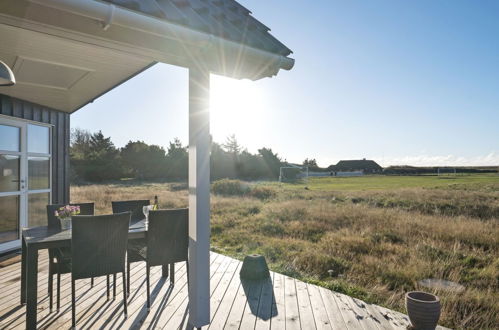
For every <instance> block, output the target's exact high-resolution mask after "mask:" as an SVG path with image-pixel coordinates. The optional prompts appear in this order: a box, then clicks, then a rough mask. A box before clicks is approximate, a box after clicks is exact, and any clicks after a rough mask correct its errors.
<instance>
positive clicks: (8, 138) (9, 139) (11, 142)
mask: <svg viewBox="0 0 499 330" xmlns="http://www.w3.org/2000/svg"><path fill="white" fill-rule="evenodd" d="M20 134H21V129H20V128H19V127H14V126H7V125H0V150H5V151H20V150H19V137H20V136H21V135H20Z"/></svg>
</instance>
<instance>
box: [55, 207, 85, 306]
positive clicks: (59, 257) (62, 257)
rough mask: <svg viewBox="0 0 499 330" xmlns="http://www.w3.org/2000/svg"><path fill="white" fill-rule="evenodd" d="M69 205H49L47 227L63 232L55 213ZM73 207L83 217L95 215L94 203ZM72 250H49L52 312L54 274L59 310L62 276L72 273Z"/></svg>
mask: <svg viewBox="0 0 499 330" xmlns="http://www.w3.org/2000/svg"><path fill="white" fill-rule="evenodd" d="M66 205H67V204H50V205H47V226H48V227H49V228H54V229H56V230H61V222H60V221H59V219H58V218H57V217H56V216H55V211H57V210H58V209H59V208H61V207H63V206H66ZM69 205H72V206H79V207H80V214H81V215H94V203H73V204H69ZM70 263H71V248H52V249H49V276H48V281H49V282H48V294H49V301H50V311H52V305H53V299H54V298H53V291H54V288H53V285H54V284H53V282H54V274H57V310H59V308H60V306H61V274H67V273H71V268H70V265H69V264H70ZM93 284H94V280H93V279H92V285H93Z"/></svg>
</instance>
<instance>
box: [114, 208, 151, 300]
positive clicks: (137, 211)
mask: <svg viewBox="0 0 499 330" xmlns="http://www.w3.org/2000/svg"><path fill="white" fill-rule="evenodd" d="M150 204H151V201H150V200H148V199H135V200H133V199H132V200H127V201H112V202H111V206H112V208H113V213H122V212H131V213H132V218H131V220H130V221H131V223H132V224H134V223H136V222H139V221H141V220H142V219H144V217H145V215H144V212H143V210H142V208H143V207H144V206H147V205H150ZM128 244H129V245H131V244H133V245H139V246H143V245H145V240H144V239H142V238H139V239H134V240H130V241H129V242H128ZM127 274H128V280H127V281H128V285H130V269H128V271H127ZM113 296H116V275H114V283H113Z"/></svg>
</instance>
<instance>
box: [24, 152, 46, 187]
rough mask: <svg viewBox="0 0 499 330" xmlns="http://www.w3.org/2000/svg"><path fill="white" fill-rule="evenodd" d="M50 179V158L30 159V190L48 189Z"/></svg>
mask: <svg viewBox="0 0 499 330" xmlns="http://www.w3.org/2000/svg"><path fill="white" fill-rule="evenodd" d="M49 179H50V158H48V157H28V189H29V190H35V189H48V188H50V186H49Z"/></svg>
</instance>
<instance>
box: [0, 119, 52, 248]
mask: <svg viewBox="0 0 499 330" xmlns="http://www.w3.org/2000/svg"><path fill="white" fill-rule="evenodd" d="M50 130H51V127H50V126H48V125H44V124H41V123H34V122H28V121H24V120H16V119H11V118H10V117H7V118H6V117H4V116H0V253H1V252H5V251H7V250H11V249H14V248H17V247H19V246H20V237H21V236H20V235H21V228H23V227H32V226H40V225H44V224H46V222H47V220H46V218H47V216H46V205H47V204H50V201H51V182H52V180H51V170H50V169H51V146H50V140H51V139H50V136H51V134H50V133H51V132H50Z"/></svg>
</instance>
